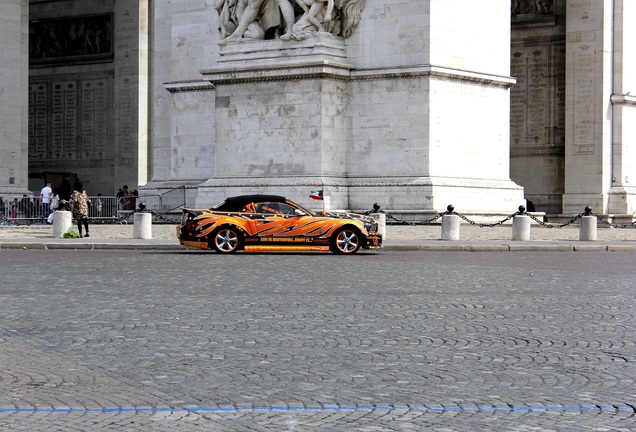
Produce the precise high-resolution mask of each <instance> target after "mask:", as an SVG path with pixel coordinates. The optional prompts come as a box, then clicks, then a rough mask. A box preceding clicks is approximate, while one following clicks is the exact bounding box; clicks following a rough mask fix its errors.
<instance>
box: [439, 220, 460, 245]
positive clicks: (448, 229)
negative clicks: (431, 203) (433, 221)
mask: <svg viewBox="0 0 636 432" xmlns="http://www.w3.org/2000/svg"><path fill="white" fill-rule="evenodd" d="M459 222H460V219H459V216H457V215H449V214H445V215H443V216H442V240H451V241H456V240H459Z"/></svg>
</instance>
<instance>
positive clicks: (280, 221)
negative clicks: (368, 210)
mask: <svg viewBox="0 0 636 432" xmlns="http://www.w3.org/2000/svg"><path fill="white" fill-rule="evenodd" d="M177 237H178V238H179V242H180V243H181V244H182V245H184V246H188V247H195V248H200V249H214V250H216V251H217V252H221V253H233V252H236V251H238V250H241V249H242V250H244V251H245V252H270V251H272V252H282V251H317V252H321V251H322V252H327V251H332V252H335V253H340V254H354V253H356V252H357V251H358V250H359V249H360V248H365V249H378V248H380V247H382V236H381V235H380V234H379V233H378V223H377V222H376V221H375V220H374V219H373V218H370V217H368V216H364V215H360V214H354V213H341V212H320V213H314V212H312V211H309V210H307V209H305V208H303V207H302V206H300V205H298V204H297V203H295V202H293V201H291V200H289V199H287V198H285V197H282V196H278V195H241V196H236V197H231V198H227V199H226V200H225V201H223V202H222V203H221V204H219V205H217V206H215V207H213V208H211V209H188V208H184V209H183V214H182V219H181V224H180V225H179V226H178V227H177Z"/></svg>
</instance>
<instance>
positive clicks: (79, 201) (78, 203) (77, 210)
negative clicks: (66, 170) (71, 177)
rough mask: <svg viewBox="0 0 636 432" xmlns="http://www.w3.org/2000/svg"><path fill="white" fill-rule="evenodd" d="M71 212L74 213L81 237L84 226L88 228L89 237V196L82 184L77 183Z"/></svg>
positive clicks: (72, 196)
mask: <svg viewBox="0 0 636 432" xmlns="http://www.w3.org/2000/svg"><path fill="white" fill-rule="evenodd" d="M70 203H71V210H72V211H73V219H75V220H76V221H77V231H78V232H79V236H80V237H82V225H84V227H85V228H86V235H85V236H84V237H88V195H86V191H85V190H84V187H83V186H82V183H80V182H78V181H77V182H75V190H74V191H73V194H72V195H71V201H70Z"/></svg>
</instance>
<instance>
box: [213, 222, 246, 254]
mask: <svg viewBox="0 0 636 432" xmlns="http://www.w3.org/2000/svg"><path fill="white" fill-rule="evenodd" d="M239 241H240V239H239V235H238V234H237V232H236V230H234V229H233V228H221V229H220V230H218V231H217V232H216V233H215V234H214V249H216V250H217V251H218V252H222V253H232V252H236V250H237V249H238V246H239Z"/></svg>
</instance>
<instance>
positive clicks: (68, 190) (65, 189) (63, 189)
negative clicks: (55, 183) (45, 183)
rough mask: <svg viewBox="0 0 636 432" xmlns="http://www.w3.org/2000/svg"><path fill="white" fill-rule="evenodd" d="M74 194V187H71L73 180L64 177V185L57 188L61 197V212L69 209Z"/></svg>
mask: <svg viewBox="0 0 636 432" xmlns="http://www.w3.org/2000/svg"><path fill="white" fill-rule="evenodd" d="M72 193H73V187H72V186H71V179H70V178H69V177H68V176H64V180H62V184H61V185H60V187H59V188H57V194H58V195H59V196H60V205H59V208H60V209H61V210H66V209H68V202H69V201H70V199H71V194H72Z"/></svg>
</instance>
